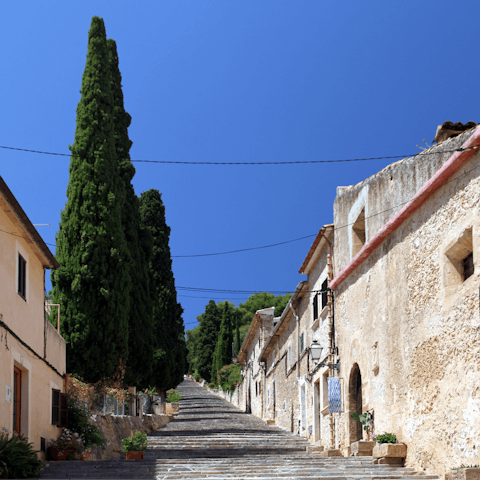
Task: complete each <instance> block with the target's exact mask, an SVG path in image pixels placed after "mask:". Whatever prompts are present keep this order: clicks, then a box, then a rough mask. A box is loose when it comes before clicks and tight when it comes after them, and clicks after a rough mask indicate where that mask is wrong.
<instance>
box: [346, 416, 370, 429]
mask: <svg viewBox="0 0 480 480" xmlns="http://www.w3.org/2000/svg"><path fill="white" fill-rule="evenodd" d="M351 417H352V418H353V419H354V420H357V421H359V422H360V423H361V424H362V425H363V429H364V430H365V431H367V430H368V427H369V426H370V424H371V423H372V422H373V417H372V414H371V413H370V412H365V413H361V414H360V415H359V414H358V413H356V412H353V413H352V414H351Z"/></svg>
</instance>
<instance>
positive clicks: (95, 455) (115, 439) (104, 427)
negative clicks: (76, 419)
mask: <svg viewBox="0 0 480 480" xmlns="http://www.w3.org/2000/svg"><path fill="white" fill-rule="evenodd" d="M172 420H173V416H172V415H144V416H143V420H142V419H141V418H140V417H130V416H125V415H105V416H104V415H96V416H94V417H93V419H92V423H93V424H94V425H95V426H96V427H98V428H99V429H100V432H101V433H102V435H103V436H104V438H105V440H106V441H107V448H106V449H105V450H102V449H101V448H99V447H95V448H92V450H91V452H90V454H89V460H111V459H114V458H119V457H120V456H122V455H124V453H123V450H122V438H127V437H131V436H132V435H133V434H134V433H135V432H138V431H140V432H142V433H147V434H148V433H150V432H151V431H153V430H157V429H159V428H160V427H163V426H164V425H166V424H167V423H169V422H170V421H172Z"/></svg>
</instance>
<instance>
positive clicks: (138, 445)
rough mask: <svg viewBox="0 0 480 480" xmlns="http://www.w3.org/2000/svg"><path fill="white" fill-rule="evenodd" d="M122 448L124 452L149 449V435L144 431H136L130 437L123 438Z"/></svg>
mask: <svg viewBox="0 0 480 480" xmlns="http://www.w3.org/2000/svg"><path fill="white" fill-rule="evenodd" d="M122 448H123V451H124V452H140V451H145V450H146V449H147V435H146V434H145V433H142V432H136V433H135V434H134V435H132V436H131V437H128V438H123V439H122Z"/></svg>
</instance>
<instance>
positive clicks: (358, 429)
mask: <svg viewBox="0 0 480 480" xmlns="http://www.w3.org/2000/svg"><path fill="white" fill-rule="evenodd" d="M348 394H349V395H348V410H349V415H348V418H349V421H350V428H349V437H350V443H353V442H356V441H357V440H361V439H362V438H363V426H362V424H361V423H360V422H359V421H358V420H353V418H352V417H351V414H352V413H353V412H355V413H358V414H359V415H360V414H361V413H363V400H362V374H361V373H360V368H359V366H358V364H357V363H356V364H355V365H354V366H353V367H352V371H351V373H350V381H349V385H348Z"/></svg>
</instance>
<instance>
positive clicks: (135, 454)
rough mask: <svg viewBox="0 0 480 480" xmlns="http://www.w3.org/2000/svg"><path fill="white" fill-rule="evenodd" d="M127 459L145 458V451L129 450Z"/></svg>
mask: <svg viewBox="0 0 480 480" xmlns="http://www.w3.org/2000/svg"><path fill="white" fill-rule="evenodd" d="M126 459H127V460H143V451H142V450H140V451H135V450H130V451H129V452H127V456H126Z"/></svg>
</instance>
